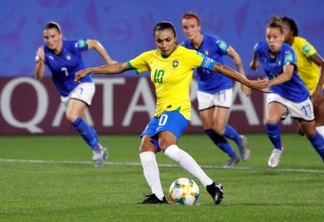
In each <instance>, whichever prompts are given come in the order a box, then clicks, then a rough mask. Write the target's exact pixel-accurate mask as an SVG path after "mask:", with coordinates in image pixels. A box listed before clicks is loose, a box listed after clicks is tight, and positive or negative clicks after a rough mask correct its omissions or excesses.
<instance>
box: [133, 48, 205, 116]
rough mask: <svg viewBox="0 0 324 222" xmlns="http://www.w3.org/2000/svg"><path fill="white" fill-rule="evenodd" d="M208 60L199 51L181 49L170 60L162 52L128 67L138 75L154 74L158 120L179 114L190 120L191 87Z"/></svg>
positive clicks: (148, 54) (144, 56)
mask: <svg viewBox="0 0 324 222" xmlns="http://www.w3.org/2000/svg"><path fill="white" fill-rule="evenodd" d="M205 58H207V57H205V56H204V55H202V54H201V53H199V52H196V51H195V50H190V49H187V48H185V47H183V46H178V47H177V48H176V50H175V51H174V52H173V53H172V54H171V55H169V56H168V57H165V56H163V55H161V52H160V50H159V49H155V50H151V51H147V52H144V53H142V54H141V55H139V56H138V57H136V58H134V59H132V60H130V61H129V62H128V66H129V67H130V68H132V69H135V71H136V73H142V72H146V71H151V81H152V83H153V84H154V86H155V93H156V97H157V101H156V111H155V114H154V115H155V116H157V117H160V116H161V114H162V112H164V111H173V110H179V112H180V113H181V114H182V115H183V116H184V117H185V118H186V119H188V120H190V119H191V102H190V96H189V91H190V83H191V80H192V77H193V71H194V69H195V68H197V67H200V66H201V65H203V63H204V64H205V63H206V59H205ZM208 62H210V61H208Z"/></svg>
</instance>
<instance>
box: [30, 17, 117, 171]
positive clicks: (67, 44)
mask: <svg viewBox="0 0 324 222" xmlns="http://www.w3.org/2000/svg"><path fill="white" fill-rule="evenodd" d="M43 36H44V41H45V45H43V46H41V47H40V48H39V49H38V50H37V53H36V70H35V78H36V79H37V80H41V79H42V78H43V76H44V69H45V65H47V66H48V68H49V69H50V71H51V73H52V79H53V82H54V84H55V86H56V88H57V90H58V91H59V93H60V95H61V101H62V102H63V103H65V104H66V118H67V120H68V121H70V122H71V123H72V125H73V126H74V127H75V128H76V130H77V131H78V132H79V133H80V135H81V136H82V138H83V139H84V140H85V141H86V142H87V143H88V145H89V146H90V147H91V149H92V151H93V156H92V159H93V161H95V166H96V167H101V166H103V165H104V161H105V159H106V158H107V155H108V150H107V149H106V148H104V147H102V145H101V144H100V143H99V140H98V135H97V133H96V131H95V130H94V129H93V128H92V127H91V126H90V125H89V124H88V123H87V122H86V109H87V107H89V106H90V105H91V101H92V97H93V95H94V93H95V84H94V82H93V81H92V78H91V76H87V77H86V78H84V79H82V81H81V82H82V83H81V84H78V83H76V82H75V81H74V76H75V72H76V71H79V70H81V69H84V68H85V67H84V63H83V61H82V58H81V52H82V51H86V50H90V49H95V50H96V51H97V53H98V54H99V55H100V56H101V57H102V58H103V59H104V60H105V62H107V63H108V64H112V63H114V61H113V60H111V58H110V57H109V55H108V54H107V52H106V50H105V49H104V48H103V47H102V45H101V44H100V43H99V42H98V41H97V40H91V39H87V40H84V39H81V40H72V41H68V40H63V34H62V31H61V27H60V25H59V24H58V23H56V22H49V23H47V24H46V26H45V27H44V29H43Z"/></svg>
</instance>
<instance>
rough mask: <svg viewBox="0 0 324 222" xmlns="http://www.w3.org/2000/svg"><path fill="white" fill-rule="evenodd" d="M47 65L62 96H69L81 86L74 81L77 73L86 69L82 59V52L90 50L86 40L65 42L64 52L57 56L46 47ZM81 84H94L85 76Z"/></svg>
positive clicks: (89, 77)
mask: <svg viewBox="0 0 324 222" xmlns="http://www.w3.org/2000/svg"><path fill="white" fill-rule="evenodd" d="M44 50H45V63H46V65H47V66H48V68H49V69H50V70H51V73H52V79H53V82H54V84H55V86H56V88H57V89H58V91H59V92H60V94H61V95H62V96H68V95H69V94H70V92H71V91H72V90H73V89H74V88H75V87H76V86H77V85H78V84H79V83H78V82H75V81H74V78H75V73H76V72H77V71H79V70H82V69H85V66H84V63H83V61H82V58H81V52H82V51H86V50H88V45H87V43H86V41H85V40H78V41H66V40H63V45H62V52H61V53H60V54H59V55H57V54H55V53H54V52H53V51H52V50H51V49H49V48H48V47H47V46H46V45H44ZM80 81H81V82H92V78H91V76H90V75H87V76H85V77H84V78H83V79H81V80H80Z"/></svg>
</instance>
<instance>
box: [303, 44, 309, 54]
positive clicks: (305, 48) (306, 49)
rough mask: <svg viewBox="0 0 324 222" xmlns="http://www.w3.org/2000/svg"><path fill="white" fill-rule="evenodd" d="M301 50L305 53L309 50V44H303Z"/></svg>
mask: <svg viewBox="0 0 324 222" xmlns="http://www.w3.org/2000/svg"><path fill="white" fill-rule="evenodd" d="M302 50H303V52H304V53H305V54H307V53H309V51H310V50H311V48H310V47H309V45H307V44H306V45H303V47H302Z"/></svg>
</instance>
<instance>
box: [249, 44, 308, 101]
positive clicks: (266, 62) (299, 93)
mask: <svg viewBox="0 0 324 222" xmlns="http://www.w3.org/2000/svg"><path fill="white" fill-rule="evenodd" d="M254 49H255V53H256V55H257V57H258V59H259V63H260V66H261V67H262V68H263V69H264V72H265V73H266V75H267V76H268V78H269V79H274V78H276V77H277V76H278V75H280V74H282V73H283V68H284V66H285V65H287V64H292V65H294V66H295V69H294V72H293V75H292V77H291V79H290V80H289V81H287V82H284V83H282V84H279V85H275V86H271V87H270V91H272V92H274V93H276V94H278V95H280V96H282V97H283V98H285V99H288V100H290V101H292V102H297V103H298V102H302V101H304V100H306V99H307V98H308V97H309V92H308V90H307V88H306V86H305V85H304V83H303V82H302V80H301V79H300V77H299V76H298V74H297V66H296V55H295V52H294V50H293V49H292V48H291V47H290V46H289V45H288V44H286V43H284V44H283V45H282V47H281V49H280V52H279V54H278V55H277V56H276V58H271V57H270V53H269V51H270V49H269V47H268V44H267V43H266V42H258V43H257V44H256V45H255V48H254Z"/></svg>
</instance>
